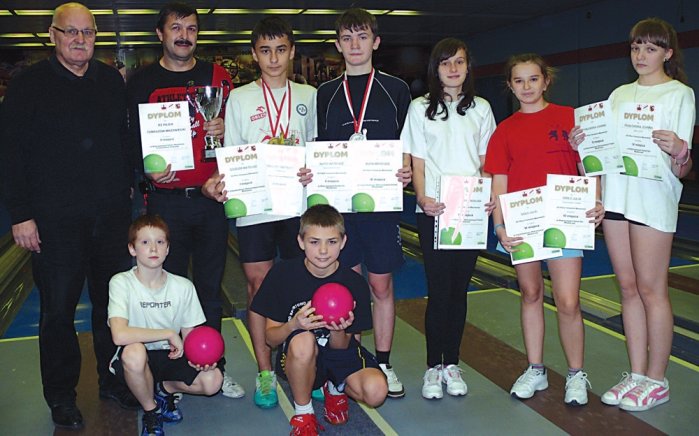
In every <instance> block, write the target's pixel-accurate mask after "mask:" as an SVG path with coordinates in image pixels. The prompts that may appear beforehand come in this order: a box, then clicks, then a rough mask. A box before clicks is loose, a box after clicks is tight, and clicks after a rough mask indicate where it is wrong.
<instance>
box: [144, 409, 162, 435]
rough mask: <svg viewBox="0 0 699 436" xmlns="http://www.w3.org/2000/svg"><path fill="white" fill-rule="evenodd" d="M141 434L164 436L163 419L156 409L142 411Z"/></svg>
mask: <svg viewBox="0 0 699 436" xmlns="http://www.w3.org/2000/svg"><path fill="white" fill-rule="evenodd" d="M141 436H165V432H164V431H163V420H162V417H161V416H160V414H159V413H157V412H156V411H154V410H153V411H150V412H143V429H142V430H141Z"/></svg>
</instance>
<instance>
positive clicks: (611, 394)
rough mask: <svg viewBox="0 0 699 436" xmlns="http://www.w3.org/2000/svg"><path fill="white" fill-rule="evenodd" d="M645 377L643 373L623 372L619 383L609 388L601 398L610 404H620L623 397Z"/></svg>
mask: <svg viewBox="0 0 699 436" xmlns="http://www.w3.org/2000/svg"><path fill="white" fill-rule="evenodd" d="M645 379H646V376H644V375H641V374H635V373H631V374H629V373H628V372H623V373H622V374H621V380H619V383H617V384H615V385H614V386H612V387H611V388H609V390H608V391H607V392H605V393H604V394H602V397H601V398H600V399H601V400H602V402H603V403H604V404H606V405H608V406H618V405H619V404H620V403H621V399H622V398H624V396H625V395H626V394H627V393H629V392H630V391H631V390H632V389H633V388H635V387H636V386H638V385H640V384H641V383H642V382H643V380H645Z"/></svg>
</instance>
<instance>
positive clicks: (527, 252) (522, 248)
mask: <svg viewBox="0 0 699 436" xmlns="http://www.w3.org/2000/svg"><path fill="white" fill-rule="evenodd" d="M512 249H513V250H517V251H513V252H512V260H516V261H517V260H524V259H529V258H530V257H534V249H533V248H532V246H531V245H529V244H527V243H526V242H522V243H521V244H519V245H517V246H514V247H512Z"/></svg>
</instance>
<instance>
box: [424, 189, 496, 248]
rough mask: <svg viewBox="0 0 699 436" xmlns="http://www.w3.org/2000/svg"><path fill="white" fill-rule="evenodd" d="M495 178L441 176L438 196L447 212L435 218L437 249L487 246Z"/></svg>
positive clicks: (435, 242) (435, 246)
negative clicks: (489, 203)
mask: <svg viewBox="0 0 699 436" xmlns="http://www.w3.org/2000/svg"><path fill="white" fill-rule="evenodd" d="M490 185H491V179H489V178H483V177H467V176H441V177H440V178H439V185H438V186H437V198H436V200H437V201H438V202H440V203H444V205H445V209H444V213H442V214H441V215H439V216H437V217H435V220H434V248H435V249H436V250H464V249H485V248H486V243H487V241H488V214H487V213H486V211H485V204H486V203H487V202H488V201H490Z"/></svg>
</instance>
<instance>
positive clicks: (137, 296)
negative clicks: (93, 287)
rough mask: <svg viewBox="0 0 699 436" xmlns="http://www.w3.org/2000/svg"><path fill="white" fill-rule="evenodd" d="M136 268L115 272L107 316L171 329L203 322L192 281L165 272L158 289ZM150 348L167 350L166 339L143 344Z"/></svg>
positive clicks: (111, 281)
mask: <svg viewBox="0 0 699 436" xmlns="http://www.w3.org/2000/svg"><path fill="white" fill-rule="evenodd" d="M135 270H136V267H133V268H132V269H130V270H128V271H124V272H121V273H118V274H116V275H114V277H112V279H111V280H110V281H109V306H108V308H107V313H108V316H107V319H108V321H107V323H109V319H111V318H115V317H119V318H124V319H126V320H127V321H128V322H129V327H141V328H148V329H170V330H173V331H176V332H178V333H179V332H180V330H181V329H182V328H188V327H195V326H198V325H199V324H203V323H204V322H205V321H206V317H205V316H204V311H203V310H202V309H201V305H200V304H199V298H198V297H197V292H196V290H195V289H194V285H193V284H192V282H190V281H189V280H187V279H186V278H184V277H180V276H177V275H174V274H170V273H168V272H167V271H166V272H165V273H166V274H167V277H166V279H165V284H164V285H163V287H162V288H160V289H149V288H147V287H146V286H144V285H143V284H142V283H141V282H140V281H139V280H138V278H137V277H136V274H135V272H134V271H135ZM145 346H146V348H147V349H149V350H168V349H170V346H169V344H168V342H167V341H157V342H149V343H147V344H145Z"/></svg>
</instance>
